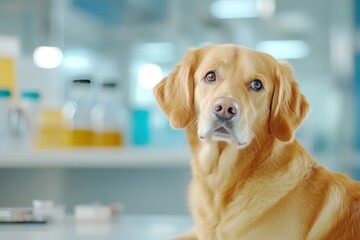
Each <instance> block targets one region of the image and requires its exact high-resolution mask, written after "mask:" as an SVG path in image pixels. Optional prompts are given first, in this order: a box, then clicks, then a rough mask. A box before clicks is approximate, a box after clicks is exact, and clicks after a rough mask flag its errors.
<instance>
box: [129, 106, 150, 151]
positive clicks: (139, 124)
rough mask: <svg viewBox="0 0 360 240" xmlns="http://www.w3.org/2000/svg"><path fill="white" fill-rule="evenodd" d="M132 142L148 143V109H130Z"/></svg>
mask: <svg viewBox="0 0 360 240" xmlns="http://www.w3.org/2000/svg"><path fill="white" fill-rule="evenodd" d="M131 117H132V143H133V144H134V145H141V146H144V145H148V144H149V143H150V124H149V111H147V110H145V109H135V110H133V111H132V116H131Z"/></svg>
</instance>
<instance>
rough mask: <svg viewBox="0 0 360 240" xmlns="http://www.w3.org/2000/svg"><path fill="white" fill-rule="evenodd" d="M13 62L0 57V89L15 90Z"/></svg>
mask: <svg viewBox="0 0 360 240" xmlns="http://www.w3.org/2000/svg"><path fill="white" fill-rule="evenodd" d="M14 69H15V68H14V60H13V59H11V58H1V57H0V88H5V89H9V90H10V91H11V92H13V91H14V89H15V73H14Z"/></svg>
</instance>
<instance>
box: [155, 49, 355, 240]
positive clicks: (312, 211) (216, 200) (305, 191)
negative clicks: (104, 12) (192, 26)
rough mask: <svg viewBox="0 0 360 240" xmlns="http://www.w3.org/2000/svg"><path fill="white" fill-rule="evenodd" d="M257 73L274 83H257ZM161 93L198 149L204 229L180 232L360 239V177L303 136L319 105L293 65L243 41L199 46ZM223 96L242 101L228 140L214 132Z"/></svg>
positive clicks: (197, 187) (193, 196) (283, 239)
mask: <svg viewBox="0 0 360 240" xmlns="http://www.w3.org/2000/svg"><path fill="white" fill-rule="evenodd" d="M211 71H212V72H215V73H216V77H217V79H216V81H215V82H211V83H210V82H207V81H205V80H204V78H205V76H206V74H207V73H208V72H211ZM255 79H259V80H260V81H261V82H262V84H263V86H264V89H262V90H261V91H254V90H253V89H252V88H251V82H252V81H253V80H255ZM154 94H155V97H156V99H157V102H158V104H159V106H160V107H161V109H162V110H163V111H164V112H165V114H166V115H167V117H168V118H169V120H170V123H171V125H172V126H173V127H174V128H186V131H187V135H188V141H189V143H190V147H191V153H192V162H191V166H192V176H193V178H192V181H191V184H190V187H189V192H190V207H191V212H192V215H193V217H194V220H195V227H194V230H193V231H191V232H189V233H188V234H186V235H184V236H182V237H179V238H178V239H201V240H237V239H251V240H254V239H255V240H257V239H271V240H273V239H276V240H290V239H291V240H294V239H309V240H310V239H311V240H319V239H324V240H325V239H326V240H329V239H336V240H339V239H344V240H345V239H346V240H350V239H360V184H359V183H358V182H355V181H352V180H351V179H349V178H348V177H346V176H344V175H341V174H336V173H332V172H329V171H328V170H326V169H325V168H323V167H321V166H319V165H318V164H317V163H316V162H315V160H314V159H313V158H312V157H311V156H310V155H309V154H308V153H307V152H306V151H305V150H304V149H303V148H302V147H301V146H300V145H299V143H298V142H297V141H296V140H295V139H294V133H295V130H296V129H297V128H298V127H299V125H300V124H301V123H302V121H303V120H304V118H305V117H306V115H307V113H308V110H309V105H308V103H307V101H306V99H305V97H304V96H303V95H302V94H301V93H300V91H299V88H298V85H297V83H296V82H295V80H294V76H293V72H292V69H291V67H290V66H289V65H288V64H287V63H285V62H278V61H276V60H275V59H274V58H272V57H271V56H269V55H267V54H265V53H261V52H257V51H254V50H251V49H247V48H244V47H238V46H234V45H215V46H207V47H203V48H200V49H190V50H189V51H188V52H187V53H186V55H185V57H184V59H183V60H182V61H181V62H180V63H179V64H178V65H177V66H176V68H175V69H174V70H173V71H172V72H171V73H170V75H169V76H168V77H166V78H164V79H163V80H162V81H161V82H160V83H159V84H158V85H157V86H156V87H155V89H154ZM321 94H323V93H321ZM220 97H227V98H230V99H232V100H234V101H235V102H236V103H237V104H238V106H239V109H238V114H237V115H236V116H235V117H234V118H233V119H231V124H230V125H229V126H230V127H229V126H228V130H229V132H230V134H229V135H228V136H225V137H224V136H223V137H216V136H215V135H214V131H215V130H214V128H215V127H216V124H219V122H220V123H221V121H219V120H217V119H216V117H215V116H214V113H213V111H212V108H213V104H214V102H215V101H216V99H219V98H220Z"/></svg>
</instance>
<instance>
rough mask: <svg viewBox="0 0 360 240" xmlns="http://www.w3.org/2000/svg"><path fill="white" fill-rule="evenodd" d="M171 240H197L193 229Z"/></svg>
mask: <svg viewBox="0 0 360 240" xmlns="http://www.w3.org/2000/svg"><path fill="white" fill-rule="evenodd" d="M171 240H198V238H197V236H196V233H195V229H191V230H189V231H187V232H186V233H184V234H182V235H179V236H176V237H174V238H171Z"/></svg>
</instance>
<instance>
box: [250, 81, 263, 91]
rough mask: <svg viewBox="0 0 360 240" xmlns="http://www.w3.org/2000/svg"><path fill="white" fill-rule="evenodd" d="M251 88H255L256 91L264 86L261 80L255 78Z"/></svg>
mask: <svg viewBox="0 0 360 240" xmlns="http://www.w3.org/2000/svg"><path fill="white" fill-rule="evenodd" d="M250 88H251V89H252V90H254V91H255V92H259V91H261V90H262V89H263V88H264V87H263V85H262V83H261V81H260V80H257V79H256V80H254V81H252V82H251V84H250Z"/></svg>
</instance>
